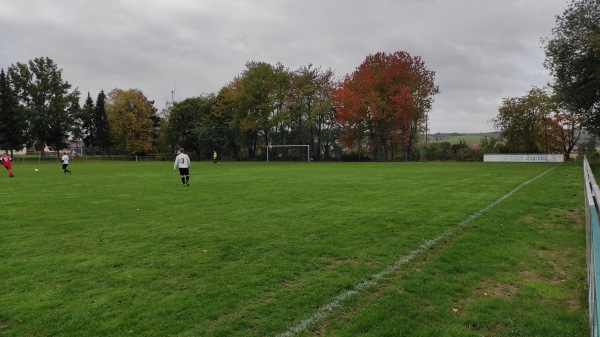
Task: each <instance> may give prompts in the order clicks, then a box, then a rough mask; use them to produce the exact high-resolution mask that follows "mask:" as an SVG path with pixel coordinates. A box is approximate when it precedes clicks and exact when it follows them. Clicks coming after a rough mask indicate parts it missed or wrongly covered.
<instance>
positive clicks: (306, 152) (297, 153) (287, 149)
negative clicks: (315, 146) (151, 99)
mask: <svg viewBox="0 0 600 337" xmlns="http://www.w3.org/2000/svg"><path fill="white" fill-rule="evenodd" d="M305 148H306V149H305ZM270 152H273V153H271V155H270V157H269V153H270ZM304 158H306V161H307V162H310V146H309V145H269V146H268V147H267V163H268V162H269V160H270V161H276V160H287V161H294V160H300V161H304Z"/></svg>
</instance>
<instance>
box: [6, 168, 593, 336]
mask: <svg viewBox="0 0 600 337" xmlns="http://www.w3.org/2000/svg"><path fill="white" fill-rule="evenodd" d="M551 167H554V165H553V164H499V163H311V164H306V163H268V164H267V163H228V162H223V163H220V164H219V165H213V164H212V162H210V163H209V162H195V163H193V166H192V169H191V171H192V178H191V181H190V183H191V186H190V187H183V186H181V183H180V182H179V178H178V174H177V173H175V172H174V171H173V170H172V164H171V163H169V162H162V163H148V162H137V163H136V162H124V163H94V164H89V163H87V164H86V163H78V162H77V161H75V162H73V163H72V164H71V165H70V167H69V168H70V169H71V170H72V171H73V174H72V175H69V174H67V175H65V174H63V173H62V171H61V169H60V165H59V164H37V165H35V164H18V163H17V164H16V165H15V166H14V172H15V175H16V177H15V178H14V179H9V178H8V177H6V176H5V177H2V185H1V186H2V190H3V191H2V192H3V193H2V194H0V205H2V219H3V221H2V223H1V224H0V275H1V277H0V335H2V336H4V335H6V336H129V335H130V336H276V335H279V334H282V333H285V332H286V331H288V329H289V328H290V327H291V326H294V325H295V324H298V323H300V322H301V321H302V320H303V319H305V318H309V317H311V316H313V315H314V314H315V312H316V310H317V309H318V308H320V307H322V306H325V305H327V304H328V303H330V302H331V301H333V300H334V299H335V298H336V297H338V296H339V295H340V294H342V293H344V292H347V291H349V290H352V289H354V287H355V286H356V285H357V284H358V283H360V282H361V281H364V280H367V279H369V278H370V277H372V276H373V275H375V274H377V273H379V272H381V271H382V270H384V269H386V268H387V267H388V266H390V265H392V264H394V263H396V262H397V261H398V260H399V259H401V258H403V257H405V256H407V255H408V254H410V253H411V252H413V251H415V249H417V247H419V245H421V244H423V242H427V241H429V240H431V239H433V238H435V237H437V236H439V235H440V234H441V233H443V232H444V231H446V230H454V232H453V234H452V235H450V236H447V237H445V238H444V239H443V240H441V241H440V242H438V243H436V244H435V245H434V246H433V247H431V248H430V249H428V250H427V251H426V252H425V253H423V254H420V255H419V256H417V257H416V258H415V259H413V260H411V261H410V262H408V263H407V264H406V265H404V266H402V268H400V269H399V270H397V271H395V272H393V273H391V274H390V275H388V276H387V277H385V278H383V279H382V280H381V281H379V282H378V283H377V284H374V285H372V286H371V287H368V288H366V290H364V291H363V292H361V293H359V294H357V295H356V296H354V297H352V298H350V299H349V300H348V301H346V302H344V303H342V304H341V306H339V307H337V308H335V309H334V310H332V311H331V313H330V314H329V315H327V316H326V317H325V318H324V319H323V320H320V321H318V322H316V323H315V324H314V325H311V326H309V327H308V328H307V329H305V330H303V331H301V332H300V335H301V336H312V335H319V336H359V335H363V336H561V337H562V336H582V335H584V334H586V333H587V292H586V271H585V227H584V223H583V207H582V206H583V187H582V186H583V185H582V184H583V181H582V179H583V178H582V174H581V173H582V172H581V171H582V169H581V166H580V165H579V164H575V163H566V164H561V165H559V166H558V167H556V168H555V169H554V170H552V171H550V172H549V173H547V174H546V175H544V176H542V177H540V178H539V179H537V180H535V181H533V182H532V183H530V184H529V185H527V186H525V187H523V188H522V189H521V190H519V191H518V192H516V193H514V194H513V195H511V196H510V197H509V198H508V199H506V200H504V201H503V202H501V203H500V204H498V205H497V206H496V207H494V208H492V209H490V210H488V211H487V212H485V213H484V214H482V215H481V216H479V217H478V218H476V219H474V220H473V221H471V222H469V223H468V224H466V225H465V226H462V227H460V228H457V225H458V224H459V223H461V222H463V221H464V220H465V219H467V218H469V217H470V216H471V215H472V214H475V213H476V212H478V211H480V210H482V209H484V208H485V207H487V206H489V205H490V204H492V203H494V202H496V201H497V200H498V199H500V198H501V197H503V196H505V195H507V194H508V193H510V192H511V191H513V190H514V189H515V188H516V187H517V186H519V185H521V184H522V183H523V182H525V181H528V180H530V179H532V178H534V177H536V176H538V175H540V174H541V173H543V172H545V171H546V170H548V169H549V168H551ZM34 168H39V172H34Z"/></svg>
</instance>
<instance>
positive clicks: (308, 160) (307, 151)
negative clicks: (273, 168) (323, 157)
mask: <svg viewBox="0 0 600 337" xmlns="http://www.w3.org/2000/svg"><path fill="white" fill-rule="evenodd" d="M286 147H291V148H296V147H299V148H302V147H305V148H306V162H307V163H308V162H310V146H309V145H271V144H269V146H267V163H268V162H269V152H270V151H271V149H272V148H286Z"/></svg>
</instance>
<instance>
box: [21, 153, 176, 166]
mask: <svg viewBox="0 0 600 337" xmlns="http://www.w3.org/2000/svg"><path fill="white" fill-rule="evenodd" d="M173 160H175V155H153V156H72V157H69V161H71V162H74V163H88V162H90V163H94V162H111V161H114V162H116V161H120V162H125V161H173ZM60 162H61V157H56V156H45V157H40V156H36V157H33V156H23V157H17V158H14V159H13V163H20V164H41V163H60Z"/></svg>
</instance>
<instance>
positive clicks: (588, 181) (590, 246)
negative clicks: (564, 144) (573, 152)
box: [583, 158, 600, 337]
mask: <svg viewBox="0 0 600 337" xmlns="http://www.w3.org/2000/svg"><path fill="white" fill-rule="evenodd" d="M583 176H584V179H585V223H586V247H587V248H586V250H587V252H586V253H587V269H588V297H589V298H588V302H589V314H590V317H589V322H590V336H592V337H598V322H599V321H600V317H599V315H600V310H599V308H598V296H599V295H600V222H599V220H598V210H599V208H598V204H599V203H600V188H598V184H597V183H596V179H595V178H594V174H593V172H592V169H591V167H590V164H589V162H588V161H587V158H584V160H583Z"/></svg>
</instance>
